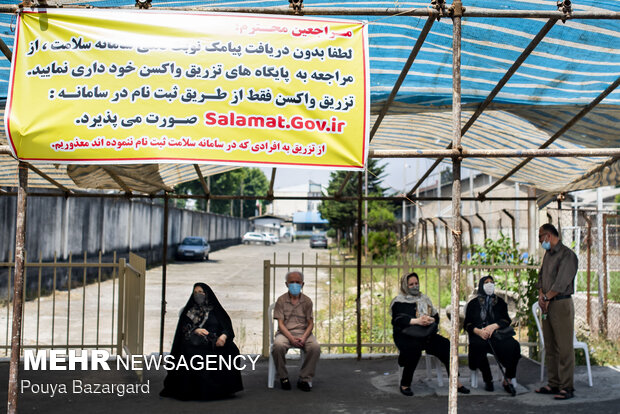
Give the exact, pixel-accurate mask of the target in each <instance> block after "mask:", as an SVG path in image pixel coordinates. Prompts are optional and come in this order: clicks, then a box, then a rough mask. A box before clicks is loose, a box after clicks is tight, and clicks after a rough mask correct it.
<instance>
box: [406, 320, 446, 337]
mask: <svg viewBox="0 0 620 414" xmlns="http://www.w3.org/2000/svg"><path fill="white" fill-rule="evenodd" d="M438 330H439V328H438V326H437V322H433V323H431V324H430V325H426V326H424V325H411V326H408V327H406V328H405V329H403V331H402V332H403V333H404V334H405V335H407V336H410V337H412V338H417V339H425V338H428V337H429V336H431V335H433V334H436V333H437V331H438Z"/></svg>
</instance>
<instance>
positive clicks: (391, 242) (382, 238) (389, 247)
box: [368, 230, 398, 259]
mask: <svg viewBox="0 0 620 414" xmlns="http://www.w3.org/2000/svg"><path fill="white" fill-rule="evenodd" d="M397 242H398V237H397V236H396V233H394V232H393V231H390V230H381V231H372V232H369V233H368V253H369V254H370V255H371V257H372V258H373V259H375V258H382V257H390V256H394V255H395V254H396V251H397Z"/></svg>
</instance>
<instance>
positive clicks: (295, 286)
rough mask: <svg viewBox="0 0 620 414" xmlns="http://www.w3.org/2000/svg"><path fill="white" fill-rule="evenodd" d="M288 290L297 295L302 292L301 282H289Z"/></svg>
mask: <svg viewBox="0 0 620 414" xmlns="http://www.w3.org/2000/svg"><path fill="white" fill-rule="evenodd" d="M288 291H289V293H290V294H291V295H293V296H297V295H299V294H300V293H301V284H299V283H289V284H288Z"/></svg>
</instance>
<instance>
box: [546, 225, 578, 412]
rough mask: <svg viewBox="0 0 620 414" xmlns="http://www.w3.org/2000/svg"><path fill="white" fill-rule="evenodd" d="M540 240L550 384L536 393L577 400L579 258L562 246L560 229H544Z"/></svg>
mask: <svg viewBox="0 0 620 414" xmlns="http://www.w3.org/2000/svg"><path fill="white" fill-rule="evenodd" d="M538 241H539V242H540V243H541V245H542V248H543V249H545V250H546V252H545V256H544V257H543V261H542V266H541V268H540V272H539V273H538V305H539V306H540V309H541V310H542V313H543V322H542V326H543V335H544V341H545V349H546V356H545V364H546V365H547V377H548V379H549V383H548V384H547V385H545V386H544V387H541V388H539V389H537V390H536V392H537V393H539V394H555V397H554V398H555V399H556V400H568V399H569V398H573V396H574V395H573V393H574V390H575V389H574V388H573V373H574V372H573V371H574V369H575V351H574V349H573V330H574V318H575V307H574V305H573V299H572V297H571V295H572V294H573V292H574V291H575V286H574V281H575V275H576V274H577V255H575V253H574V252H573V251H572V250H571V249H570V248H568V247H566V246H564V245H563V244H562V241H561V240H560V238H559V234H558V230H557V229H556V228H555V226H553V225H552V224H549V223H547V224H543V225H542V226H540V229H539V230H538Z"/></svg>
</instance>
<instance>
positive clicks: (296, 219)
mask: <svg viewBox="0 0 620 414" xmlns="http://www.w3.org/2000/svg"><path fill="white" fill-rule="evenodd" d="M298 223H299V224H301V223H313V224H327V223H328V221H327V220H325V219H324V218H323V217H321V213H319V212H318V211H298V212H297V213H295V214H293V224H298Z"/></svg>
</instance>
